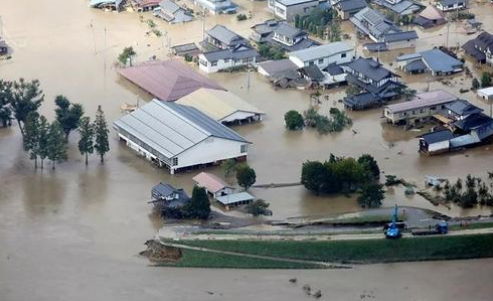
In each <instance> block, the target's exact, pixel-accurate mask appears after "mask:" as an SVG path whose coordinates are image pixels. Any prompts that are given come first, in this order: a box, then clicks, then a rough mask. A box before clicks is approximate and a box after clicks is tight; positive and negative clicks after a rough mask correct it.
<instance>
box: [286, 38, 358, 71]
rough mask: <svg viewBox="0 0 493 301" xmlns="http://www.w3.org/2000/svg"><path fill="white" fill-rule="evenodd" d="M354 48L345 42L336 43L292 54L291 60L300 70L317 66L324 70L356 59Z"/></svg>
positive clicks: (290, 54)
mask: <svg viewBox="0 0 493 301" xmlns="http://www.w3.org/2000/svg"><path fill="white" fill-rule="evenodd" d="M353 52H354V50H353V48H352V47H351V46H349V45H348V44H346V43H344V42H335V43H330V44H324V45H320V46H315V47H311V48H308V49H303V50H298V51H294V52H290V53H289V54H288V55H289V60H290V61H291V62H293V63H294V64H295V65H296V66H298V68H303V67H305V66H310V65H316V66H317V67H318V68H320V69H324V68H326V67H327V66H329V65H332V64H337V65H339V64H345V63H349V62H351V61H352V60H353V59H354V56H353Z"/></svg>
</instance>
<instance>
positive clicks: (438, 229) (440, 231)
mask: <svg viewBox="0 0 493 301" xmlns="http://www.w3.org/2000/svg"><path fill="white" fill-rule="evenodd" d="M411 233H412V235H414V236H426V235H444V234H447V233H448V224H447V222H445V221H441V222H439V223H437V224H436V225H435V227H431V226H430V227H429V228H428V229H414V230H412V231H411Z"/></svg>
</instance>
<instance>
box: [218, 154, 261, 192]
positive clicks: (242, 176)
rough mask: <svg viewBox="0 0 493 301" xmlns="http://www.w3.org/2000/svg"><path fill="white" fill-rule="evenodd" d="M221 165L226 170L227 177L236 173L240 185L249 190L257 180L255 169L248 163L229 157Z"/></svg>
mask: <svg viewBox="0 0 493 301" xmlns="http://www.w3.org/2000/svg"><path fill="white" fill-rule="evenodd" d="M221 167H222V168H223V170H224V176H225V177H228V176H230V175H231V174H233V173H235V174H236V181H237V182H238V185H240V186H241V187H243V188H244V189H245V190H248V188H250V187H252V185H253V184H255V182H256V181H257V174H256V173H255V170H254V169H253V168H251V167H250V166H249V165H248V164H246V163H238V162H237V161H236V160H235V159H229V160H225V161H223V163H222V164H221Z"/></svg>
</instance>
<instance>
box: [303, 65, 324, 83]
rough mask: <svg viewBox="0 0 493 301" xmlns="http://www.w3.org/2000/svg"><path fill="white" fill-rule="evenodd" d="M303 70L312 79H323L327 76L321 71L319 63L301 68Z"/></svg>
mask: <svg viewBox="0 0 493 301" xmlns="http://www.w3.org/2000/svg"><path fill="white" fill-rule="evenodd" d="M301 71H302V72H303V73H304V74H305V75H306V76H308V77H309V78H310V79H312V80H315V81H321V80H323V79H324V78H325V75H324V74H323V73H322V71H320V69H319V68H318V67H317V65H309V66H306V67H303V68H301Z"/></svg>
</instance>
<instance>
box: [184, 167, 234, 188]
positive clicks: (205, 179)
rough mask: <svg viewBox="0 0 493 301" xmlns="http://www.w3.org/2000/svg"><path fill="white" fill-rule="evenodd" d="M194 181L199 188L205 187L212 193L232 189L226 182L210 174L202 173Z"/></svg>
mask: <svg viewBox="0 0 493 301" xmlns="http://www.w3.org/2000/svg"><path fill="white" fill-rule="evenodd" d="M192 179H193V180H194V181H195V182H196V183H197V186H200V187H204V188H205V189H207V190H208V191H209V192H211V193H216V192H219V191H221V190H223V189H224V188H232V187H231V185H229V184H228V183H226V182H225V181H224V180H222V179H220V178H219V177H217V176H216V175H213V174H211V173H208V172H201V173H199V174H198V175H196V176H195V177H193V178H192Z"/></svg>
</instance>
